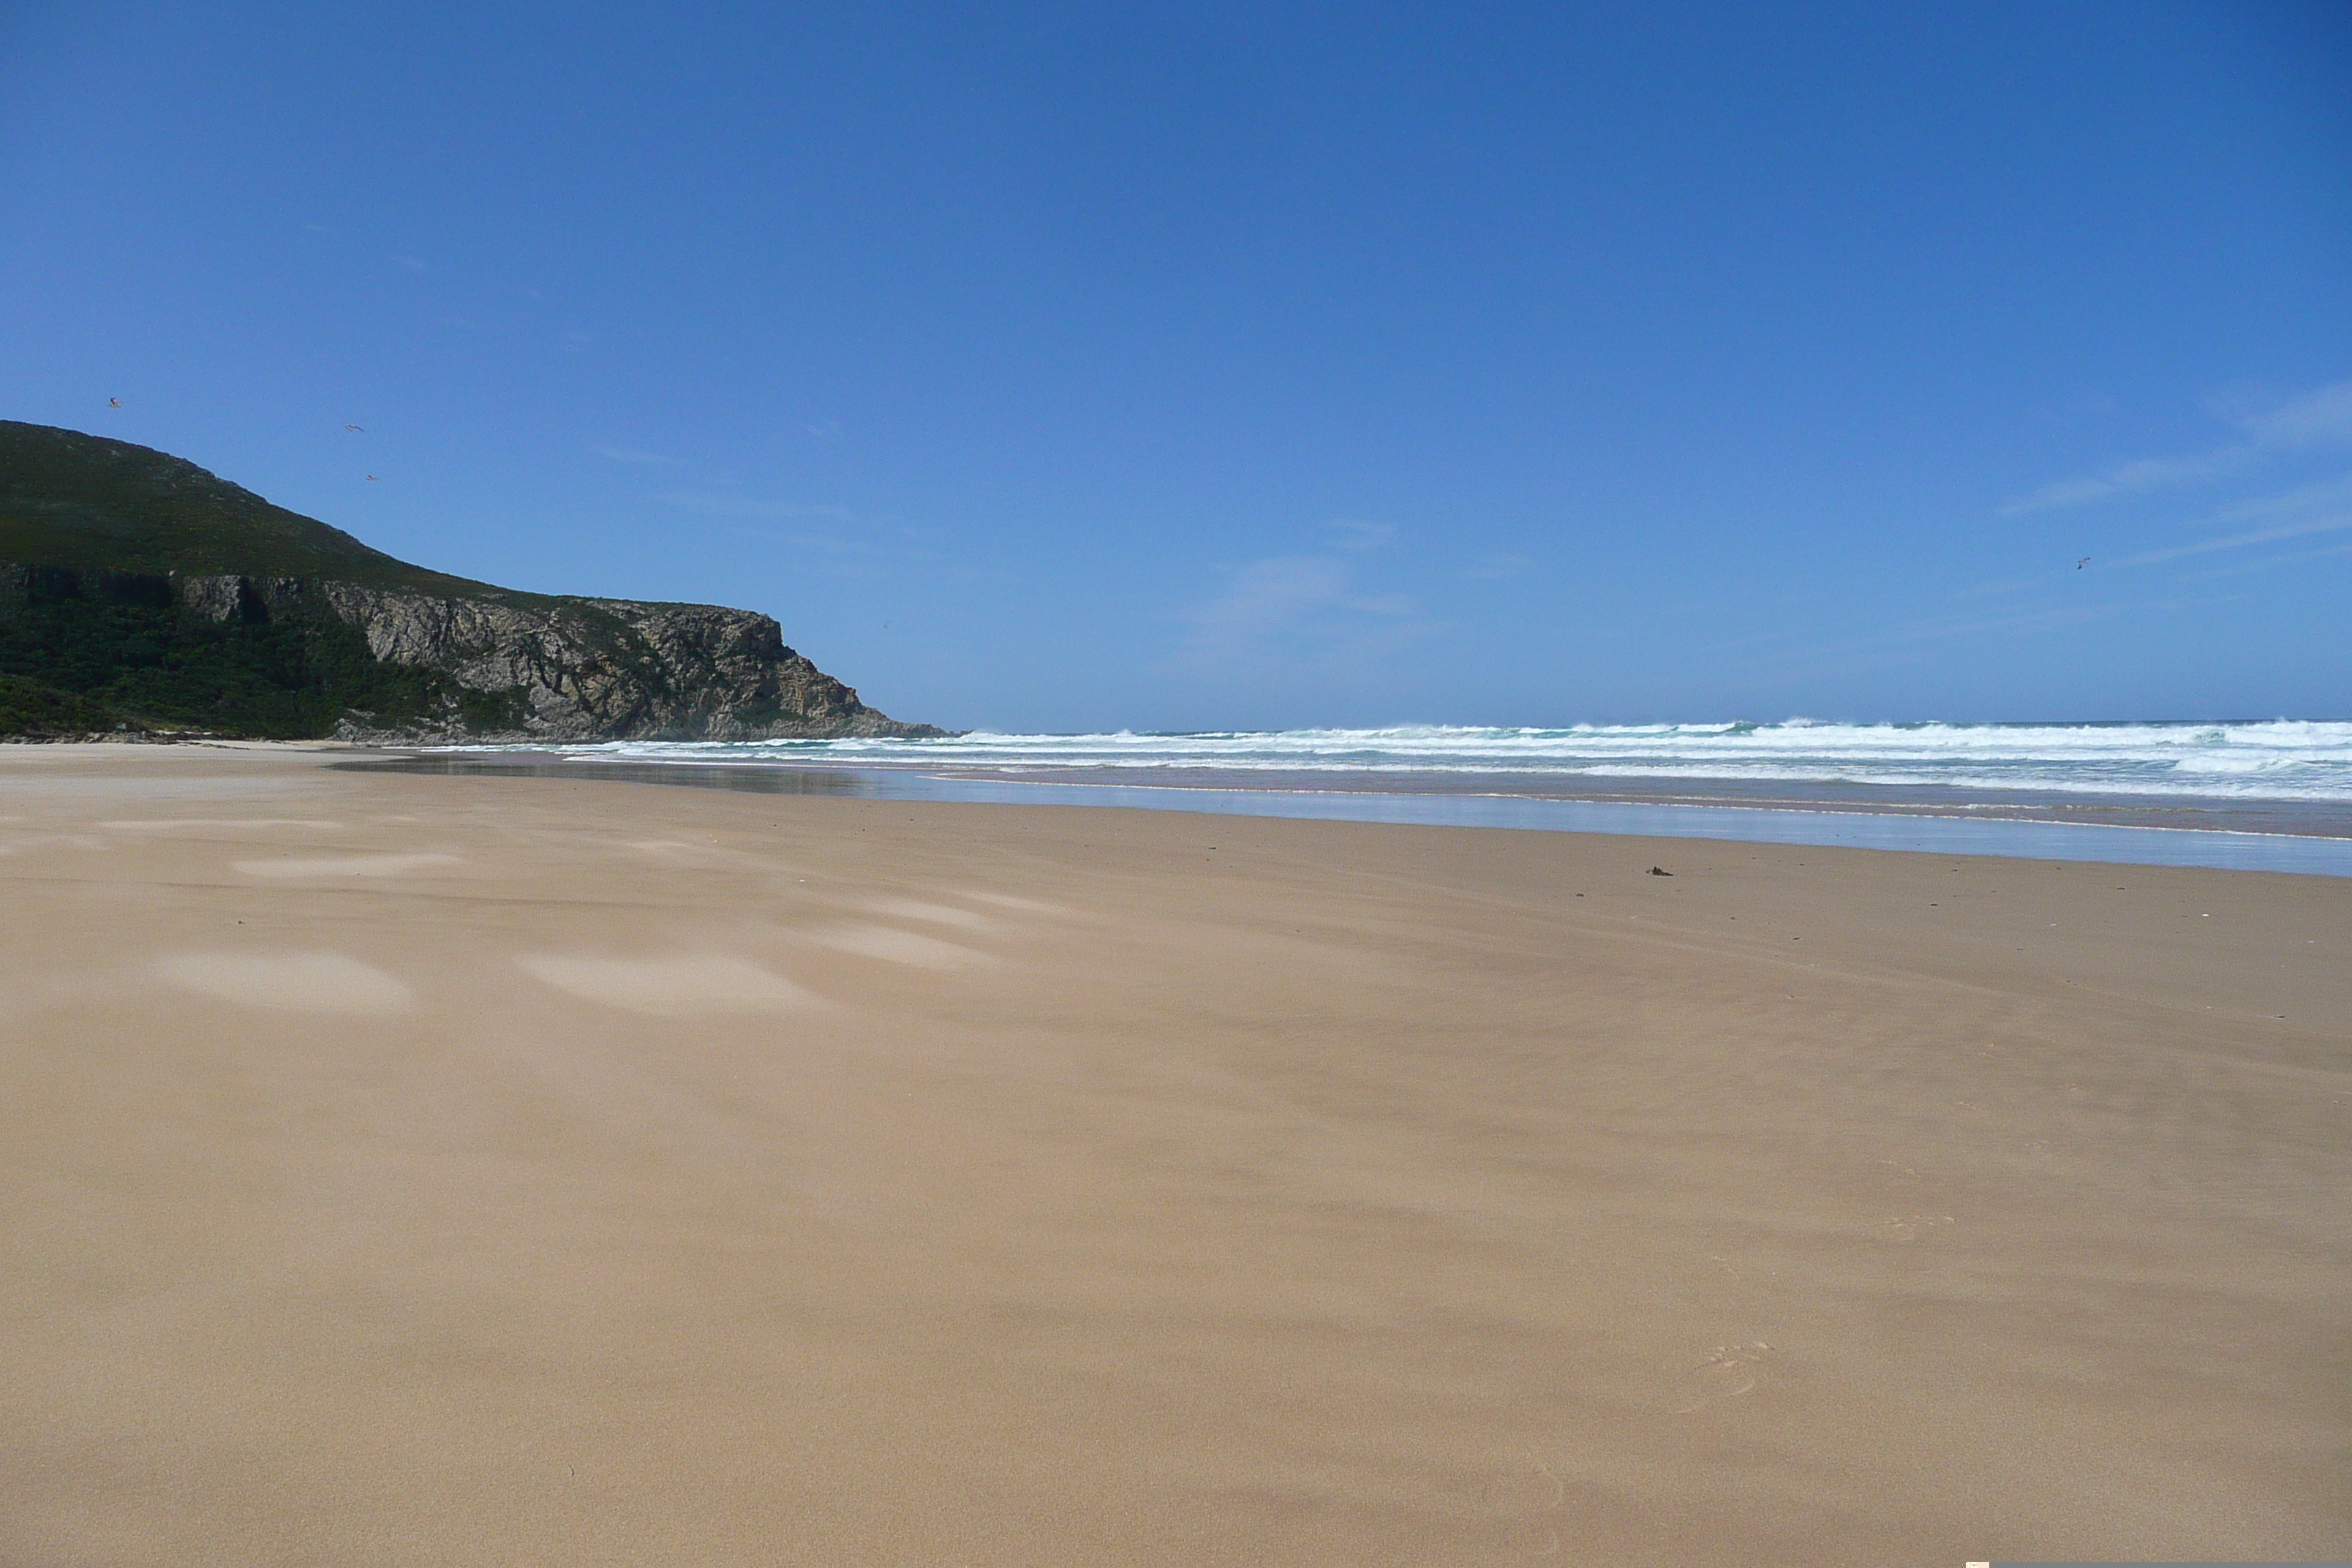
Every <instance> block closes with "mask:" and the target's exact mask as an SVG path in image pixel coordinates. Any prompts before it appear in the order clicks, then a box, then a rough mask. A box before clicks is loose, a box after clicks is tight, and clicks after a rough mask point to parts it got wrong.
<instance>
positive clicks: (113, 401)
mask: <svg viewBox="0 0 2352 1568" xmlns="http://www.w3.org/2000/svg"><path fill="white" fill-rule="evenodd" d="M106 405H107V406H108V407H109V408H120V407H121V406H122V399H121V398H119V397H110V398H108V399H107V400H106Z"/></svg>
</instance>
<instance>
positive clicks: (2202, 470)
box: [2000, 444, 2259, 516]
mask: <svg viewBox="0 0 2352 1568" xmlns="http://www.w3.org/2000/svg"><path fill="white" fill-rule="evenodd" d="M2258 455H2259V454H2258V453H2257V451H2256V450H2255V448H2254V447H2252V446H2251V445H2245V444H2241V445H2237V446H2231V447H2217V448H2216V449H2214V450H2213V451H2210V452H2207V453H2204V454H2203V455H2201V456H2200V457H2194V458H2139V459H2137V461H2134V462H2129V463H2118V464H2116V466H2115V467H2114V468H2109V469H2107V470H2106V471H2105V473H2099V474H2088V475H2085V476H2084V477H2083V478H2081V479H2061V480H2059V481H2058V482H2057V483H2056V484H2051V485H2044V486H2042V488H2041V489H2038V490H2035V491H2034V492H2033V493H2032V494H2031V495H2028V496H2021V497H2020V498H2019V499H2018V500H2013V501H2011V502H2010V503H2009V504H2008V505H2007V506H2004V507H2002V508H2001V509H2000V510H2001V512H2002V515H2004V516H2014V515H2015V514H2017V513H2019V512H2022V511H2046V510H2049V509H2050V508H2052V507H2063V506H2083V505H2085V504H2087V503H2089V502H2091V501H2100V500H2108V499H2109V498H2111V497H2114V496H2124V495H2133V494H2136V493H2137V492H2139V491H2142V490H2159V489H2172V488H2173V487H2174V486H2177V485H2191V484H2200V483H2202V482H2203V481H2205V480H2207V479H2220V478H2221V476H2222V475H2224V474H2227V473H2229V472H2231V470H2232V469H2236V468H2244V467H2245V466H2246V465H2247V464H2248V463H2250V462H2252V461H2253V460H2254V458H2256V457H2257V456H2258Z"/></svg>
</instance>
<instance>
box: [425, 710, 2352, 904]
mask: <svg viewBox="0 0 2352 1568" xmlns="http://www.w3.org/2000/svg"><path fill="white" fill-rule="evenodd" d="M438 754H439V756H440V759H441V760H440V762H439V763H433V764H431V765H435V766H436V767H448V768H457V767H462V768H463V769H464V771H468V772H474V771H487V772H518V771H529V772H548V771H561V772H566V773H571V772H582V773H604V774H605V775H607V776H612V775H614V774H617V773H625V774H627V775H629V776H635V777H645V778H654V779H658V780H661V781H663V782H672V783H679V784H708V785H717V786H723V787H730V788H752V789H764V790H775V791H780V792H789V793H825V794H858V795H876V796H881V797H887V798H893V799H940V800H989V801H1000V802H1003V801H1030V802H1057V803H1062V804H1084V805H1137V806H1147V807H1154V808H1162V809H1181V810H1193V811H1217V812H1245V813H1249V814H1253V815H1265V816H1317V817H1344V818H1351V819H1356V820H1370V821H1391V822H1424V823H1440V824H1444V823H1451V824H1456V825H1462V826H1514V827H1551V828H1565V829H1570V830H1575V831H1591V832H1625V833H1643V834H1654V835H1660V836H1665V837H1721V838H1737V839H1748V840H1759V839H1760V840H1767V841H1772V842H1788V843H1821V844H1841V843H1852V844H1868V845H1871V846H1873V847H1889V848H1913V849H1920V850H1932V851H1937V852H1943V853H1984V854H2013V855H2030V856H2033V857H2036V858H2062V859H2063V858H2074V859H2088V860H2116V861H2127V862H2149V863H2180V864H2200V865H2229V866H2237V867H2245V868H2264V869H2277V870H2309V871H2320V872H2325V873H2329V874H2339V875H2352V722H2345V721H2305V720H2290V719H2274V720H2247V721H2179V722H2164V723H2148V722H2112V723H2003V724H1962V723H1941V722H1934V721H1923V722H1918V723H1889V724H1854V723H1839V722H1830V721H1817V720H1811V719H1788V720H1782V721H1777V722H1769V723H1759V722H1748V721H1731V722H1720V723H1689V724H1591V725H1574V726H1570V727H1568V728H1563V729H1508V728H1472V727H1461V726H1448V725H1394V726H1389V727H1384V728H1380V729H1359V730H1340V729H1323V730H1282V731H1202V732H1193V733H1154V732H1146V731H1116V732H1111V733H1101V734H1074V735H1051V734H1004V733H998V732H994V731H974V732H972V733H970V734H965V735H960V736H955V737H952V738H948V739H940V740H924V741H902V740H872V739H845V740H829V741H759V742H646V741H624V742H605V743H601V744H583V745H572V746H560V747H559V746H536V747H510V748H496V747H472V748H465V749H464V753H463V755H462V756H459V755H457V754H454V753H452V752H441V753H438ZM418 760H419V762H420V763H425V761H426V759H423V758H420V759H418Z"/></svg>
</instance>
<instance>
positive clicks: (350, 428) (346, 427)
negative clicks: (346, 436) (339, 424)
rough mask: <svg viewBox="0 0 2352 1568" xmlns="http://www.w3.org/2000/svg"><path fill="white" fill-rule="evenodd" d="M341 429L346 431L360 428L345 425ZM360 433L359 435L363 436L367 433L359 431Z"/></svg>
mask: <svg viewBox="0 0 2352 1568" xmlns="http://www.w3.org/2000/svg"><path fill="white" fill-rule="evenodd" d="M343 428H344V429H346V430H359V428H360V427H359V426H356V425H346V426H343ZM360 433H361V434H362V435H365V434H366V433H367V432H365V431H363V430H362V431H360Z"/></svg>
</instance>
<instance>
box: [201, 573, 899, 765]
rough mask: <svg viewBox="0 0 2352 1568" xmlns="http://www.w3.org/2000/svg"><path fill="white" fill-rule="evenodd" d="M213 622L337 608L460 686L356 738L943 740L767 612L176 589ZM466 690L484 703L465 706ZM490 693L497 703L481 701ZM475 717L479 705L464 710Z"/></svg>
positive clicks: (315, 587)
mask: <svg viewBox="0 0 2352 1568" xmlns="http://www.w3.org/2000/svg"><path fill="white" fill-rule="evenodd" d="M174 586H175V590H176V595H177V597H178V600H179V602H180V604H181V605H183V606H184V609H185V610H186V611H187V612H188V613H189V614H190V615H192V616H196V617H199V618H201V619H204V620H207V621H210V622H213V623H215V624H226V623H229V622H231V621H232V620H239V619H242V620H250V619H252V618H254V617H255V616H266V617H268V618H271V619H278V618H281V617H289V616H291V617H298V618H315V617H317V616H321V615H329V616H333V617H334V618H335V619H336V620H338V621H340V622H341V623H342V624H343V625H344V626H349V627H351V628H352V630H354V631H356V632H358V633H359V634H360V635H361V636H362V637H364V638H365V639H366V641H367V648H368V653H369V654H370V656H371V657H373V658H374V659H375V660H376V661H377V662H378V663H380V664H386V665H393V666H398V667H402V668H412V669H418V670H425V671H431V672H433V673H435V674H437V675H439V676H441V677H443V678H444V679H446V682H447V684H448V686H449V687H450V688H452V689H450V690H448V691H446V693H445V694H444V697H443V700H442V701H441V702H440V703H439V704H437V709H438V710H437V711H434V712H429V713H425V714H418V715H415V716H411V717H407V718H404V719H403V718H390V717H387V716H384V715H379V714H375V713H369V712H364V711H356V710H355V711H352V712H350V713H348V714H346V715H345V716H344V717H343V718H342V719H341V721H339V723H338V724H337V726H336V733H337V735H338V736H339V737H341V738H343V739H347V740H390V739H420V738H428V737H430V738H452V737H458V736H470V737H472V738H475V739H484V740H488V739H501V740H546V741H592V740H606V741H638V740H644V741H652V740H660V741H753V740H767V739H772V738H782V737H822V736H835V735H901V736H914V735H936V734H940V733H943V731H940V730H938V729H936V728H935V727H933V726H931V725H929V724H904V723H900V722H899V721H897V720H894V719H891V718H890V717H888V716H887V715H886V714H882V713H878V712H877V711H875V710H873V709H871V708H868V707H866V705H865V704H864V703H863V702H860V701H859V700H857V693H856V690H854V689H851V688H849V687H847V686H845V685H843V684H842V683H841V682H840V681H838V680H835V679H834V678H833V677H831V676H829V675H827V674H825V673H824V671H823V670H821V669H819V668H817V667H816V666H815V665H814V664H812V663H810V662H809V661H808V659H807V658H803V656H802V655H800V654H798V653H795V652H794V651H793V649H791V648H790V647H786V646H784V635H783V628H782V626H779V625H778V624H777V623H776V620H775V617H773V616H763V615H761V614H759V613H757V612H756V611H751V610H730V609H724V608H721V607H719V606H718V605H662V604H640V603H637V602H635V601H633V600H628V599H568V598H566V599H551V600H541V601H535V602H524V603H520V604H517V603H509V602H504V601H502V600H499V599H488V598H470V597H461V596H457V595H429V594H418V593H413V592H406V591H403V590H399V589H386V588H373V587H368V586H364V585H362V584H356V583H343V582H336V581H334V580H332V579H328V578H315V577H258V578H257V577H247V576H242V575H236V574H224V575H218V576H206V577H188V578H182V579H178V580H176V582H175V584H174ZM467 694H470V695H471V696H472V697H473V698H475V699H476V700H474V701H472V702H468V701H467V700H466V696H467ZM480 699H489V700H491V701H492V702H494V703H496V704H498V706H497V707H496V708H495V709H486V708H485V705H484V704H483V703H482V702H481V701H480ZM469 709H470V710H471V711H470V712H469V711H468V710H469Z"/></svg>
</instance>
